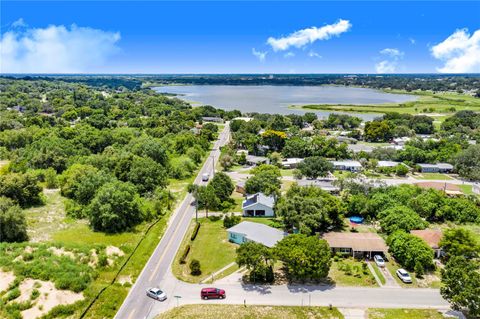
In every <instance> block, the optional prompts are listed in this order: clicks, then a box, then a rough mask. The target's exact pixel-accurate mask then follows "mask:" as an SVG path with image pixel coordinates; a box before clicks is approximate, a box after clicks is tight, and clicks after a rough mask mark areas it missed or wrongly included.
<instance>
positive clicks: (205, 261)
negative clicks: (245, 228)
mask: <svg viewBox="0 0 480 319" xmlns="http://www.w3.org/2000/svg"><path fill="white" fill-rule="evenodd" d="M199 222H200V224H201V226H200V230H199V231H198V235H197V237H196V238H195V240H194V241H192V240H191V239H190V238H191V235H192V232H193V229H194V226H195V221H194V220H192V223H191V225H190V227H189V230H188V232H187V234H186V236H185V238H184V239H183V242H182V245H181V247H180V250H179V251H178V253H177V256H176V257H175V261H174V263H173V265H172V270H173V273H174V274H175V276H176V277H177V278H179V279H181V280H183V281H186V282H192V283H198V282H200V281H201V280H203V279H205V278H207V277H208V276H210V275H211V274H212V273H214V272H216V271H218V270H220V269H222V268H223V267H225V266H227V265H228V264H230V263H232V262H234V261H235V257H236V252H235V250H236V249H237V248H238V245H236V244H233V243H230V242H229V241H228V239H227V231H226V229H225V228H224V227H223V220H217V221H211V220H210V219H208V218H199ZM188 244H189V245H190V246H191V248H190V252H189V254H188V257H187V259H186V263H185V264H180V258H181V256H182V255H183V252H184V251H185V247H186V246H187V245H188ZM193 259H197V260H198V261H200V267H201V270H202V274H201V275H199V276H193V275H191V274H190V268H189V264H190V261H192V260H193ZM236 269H238V268H237V267H231V268H230V271H229V272H226V273H225V272H224V273H223V274H222V275H224V276H225V275H228V274H229V273H231V272H233V271H235V270H236ZM216 279H218V278H216Z"/></svg>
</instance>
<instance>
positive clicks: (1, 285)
mask: <svg viewBox="0 0 480 319" xmlns="http://www.w3.org/2000/svg"><path fill="white" fill-rule="evenodd" d="M14 280H15V275H14V274H13V272H11V271H2V270H0V292H2V291H5V290H7V289H8V287H9V286H10V284H11V283H12V282H13V281H14Z"/></svg>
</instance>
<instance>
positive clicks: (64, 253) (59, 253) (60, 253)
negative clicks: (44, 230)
mask: <svg viewBox="0 0 480 319" xmlns="http://www.w3.org/2000/svg"><path fill="white" fill-rule="evenodd" d="M48 251H50V252H51V253H52V254H54V255H55V256H67V257H70V258H71V259H73V260H75V254H74V253H72V252H71V251H66V250H65V249H63V247H62V248H57V247H50V248H48Z"/></svg>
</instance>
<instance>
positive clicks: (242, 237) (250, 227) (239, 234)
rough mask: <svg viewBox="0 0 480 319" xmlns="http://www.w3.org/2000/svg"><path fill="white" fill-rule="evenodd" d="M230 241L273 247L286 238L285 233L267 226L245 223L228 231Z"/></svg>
mask: <svg viewBox="0 0 480 319" xmlns="http://www.w3.org/2000/svg"><path fill="white" fill-rule="evenodd" d="M227 233H228V240H229V241H230V242H233V243H236V244H242V243H246V242H249V241H253V242H256V243H259V244H262V245H265V246H267V247H273V246H275V244H276V243H277V242H279V241H280V240H282V239H283V237H285V235H286V234H285V232H283V231H281V230H279V229H276V228H273V227H270V226H267V225H265V224H260V223H254V222H248V221H244V222H241V223H239V224H237V225H235V226H233V227H230V228H229V229H227Z"/></svg>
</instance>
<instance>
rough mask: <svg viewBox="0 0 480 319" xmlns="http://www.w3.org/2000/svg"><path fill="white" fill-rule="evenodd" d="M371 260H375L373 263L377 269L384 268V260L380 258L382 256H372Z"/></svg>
mask: <svg viewBox="0 0 480 319" xmlns="http://www.w3.org/2000/svg"><path fill="white" fill-rule="evenodd" d="M373 260H375V263H376V264H377V266H378V267H385V260H384V259H383V258H382V256H380V255H375V256H373Z"/></svg>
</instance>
